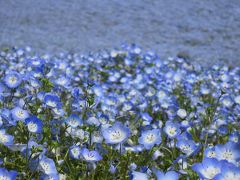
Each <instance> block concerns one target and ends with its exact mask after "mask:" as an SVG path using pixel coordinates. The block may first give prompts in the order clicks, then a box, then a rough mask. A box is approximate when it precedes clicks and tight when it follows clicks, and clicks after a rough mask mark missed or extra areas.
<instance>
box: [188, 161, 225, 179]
mask: <svg viewBox="0 0 240 180" xmlns="http://www.w3.org/2000/svg"><path fill="white" fill-rule="evenodd" d="M221 166H222V164H221V163H220V162H219V161H218V160H216V159H215V158H204V160H203V161H202V162H201V163H195V164H193V165H192V169H193V170H194V171H196V172H197V173H198V175H199V176H200V178H203V179H213V178H214V177H215V176H216V175H217V174H219V173H220V172H221Z"/></svg>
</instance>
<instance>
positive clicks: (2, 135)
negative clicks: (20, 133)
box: [0, 129, 14, 146]
mask: <svg viewBox="0 0 240 180" xmlns="http://www.w3.org/2000/svg"><path fill="white" fill-rule="evenodd" d="M13 140H14V137H13V136H11V135H8V134H6V131H5V129H1V130H0V144H3V145H5V146H8V145H12V144H13Z"/></svg>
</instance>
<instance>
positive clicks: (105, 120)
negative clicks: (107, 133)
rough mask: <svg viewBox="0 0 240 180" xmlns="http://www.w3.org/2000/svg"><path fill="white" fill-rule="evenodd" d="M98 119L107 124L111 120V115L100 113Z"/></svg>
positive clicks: (102, 123)
mask: <svg viewBox="0 0 240 180" xmlns="http://www.w3.org/2000/svg"><path fill="white" fill-rule="evenodd" d="M98 121H99V122H100V123H101V125H106V124H107V123H108V122H109V116H108V115H105V114H100V115H99V118H98Z"/></svg>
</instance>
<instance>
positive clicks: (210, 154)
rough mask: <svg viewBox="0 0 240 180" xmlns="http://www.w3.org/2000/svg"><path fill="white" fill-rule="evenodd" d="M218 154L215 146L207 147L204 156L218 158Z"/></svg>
mask: <svg viewBox="0 0 240 180" xmlns="http://www.w3.org/2000/svg"><path fill="white" fill-rule="evenodd" d="M216 156H217V155H216V152H215V147H207V148H206V149H205V150H204V157H208V158H216Z"/></svg>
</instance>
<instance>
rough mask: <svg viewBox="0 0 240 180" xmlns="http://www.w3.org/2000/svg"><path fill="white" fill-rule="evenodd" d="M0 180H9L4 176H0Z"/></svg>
mask: <svg viewBox="0 0 240 180" xmlns="http://www.w3.org/2000/svg"><path fill="white" fill-rule="evenodd" d="M0 180H10V178H9V177H7V176H4V175H0Z"/></svg>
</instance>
